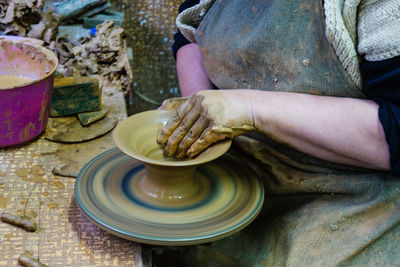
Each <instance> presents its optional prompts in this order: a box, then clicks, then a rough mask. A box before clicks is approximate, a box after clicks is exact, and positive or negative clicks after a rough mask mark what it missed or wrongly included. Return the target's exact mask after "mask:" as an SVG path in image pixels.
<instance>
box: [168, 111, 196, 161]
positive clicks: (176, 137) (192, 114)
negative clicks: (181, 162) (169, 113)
mask: <svg viewBox="0 0 400 267" xmlns="http://www.w3.org/2000/svg"><path fill="white" fill-rule="evenodd" d="M199 116H200V110H199V104H195V105H194V107H193V108H192V109H191V110H190V111H189V112H188V113H187V114H186V116H185V118H184V119H183V120H182V123H181V124H179V126H178V127H177V128H176V129H175V131H174V132H173V133H172V135H171V136H170V137H169V139H168V142H167V145H166V146H165V147H164V155H166V156H168V157H171V156H173V155H175V153H176V151H177V149H178V146H179V143H180V142H181V141H182V139H183V138H184V137H185V136H186V135H187V134H188V132H189V130H190V129H191V128H192V126H193V124H194V123H195V122H196V121H197V119H198V118H199Z"/></svg>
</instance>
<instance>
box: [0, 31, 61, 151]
mask: <svg viewBox="0 0 400 267" xmlns="http://www.w3.org/2000/svg"><path fill="white" fill-rule="evenodd" d="M41 42H42V41H40V40H36V39H31V38H24V37H15V36H0V147H6V146H12V145H17V144H21V143H25V142H27V141H29V140H32V139H34V138H35V137H37V136H38V135H40V134H41V133H42V132H43V131H44V130H45V128H46V124H47V119H48V114H49V109H50V102H51V91H52V88H53V80H54V75H55V72H56V69H57V65H58V59H57V56H56V55H55V54H54V53H53V52H52V51H50V50H48V49H46V48H44V47H42V46H41Z"/></svg>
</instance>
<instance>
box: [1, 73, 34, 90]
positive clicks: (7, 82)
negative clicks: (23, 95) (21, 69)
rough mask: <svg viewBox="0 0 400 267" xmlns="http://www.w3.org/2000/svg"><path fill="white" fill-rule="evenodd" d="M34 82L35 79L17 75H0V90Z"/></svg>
mask: <svg viewBox="0 0 400 267" xmlns="http://www.w3.org/2000/svg"><path fill="white" fill-rule="evenodd" d="M32 81H34V79H32V78H27V77H22V76H17V75H0V90H2V89H9V88H13V87H17V86H21V85H23V84H27V83H29V82H32Z"/></svg>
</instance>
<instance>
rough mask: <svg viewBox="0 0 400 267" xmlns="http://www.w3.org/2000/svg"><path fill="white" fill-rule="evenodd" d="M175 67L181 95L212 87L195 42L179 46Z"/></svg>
mask: <svg viewBox="0 0 400 267" xmlns="http://www.w3.org/2000/svg"><path fill="white" fill-rule="evenodd" d="M176 69H177V73H178V79H179V87H180V90H181V93H182V96H191V95H193V94H195V93H196V92H198V91H200V90H206V89H213V88H214V87H213V84H212V83H211V81H210V80H209V78H208V75H207V73H206V71H205V70H204V67H203V63H202V60H201V55H200V50H199V47H198V45H197V44H194V43H190V44H187V45H184V46H182V47H181V48H179V50H178V52H177V53H176Z"/></svg>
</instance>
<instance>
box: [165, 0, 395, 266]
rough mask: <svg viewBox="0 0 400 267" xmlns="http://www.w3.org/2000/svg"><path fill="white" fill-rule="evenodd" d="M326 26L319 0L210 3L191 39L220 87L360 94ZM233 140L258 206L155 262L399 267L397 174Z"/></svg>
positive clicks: (260, 139)
mask: <svg viewBox="0 0 400 267" xmlns="http://www.w3.org/2000/svg"><path fill="white" fill-rule="evenodd" d="M324 31H325V24H324V15H323V7H322V3H321V1H315V0H296V1H293V0H248V1H244V0H216V1H215V3H214V4H213V6H212V7H211V8H210V10H208V12H207V14H206V16H205V17H204V19H203V21H202V22H201V24H200V26H199V28H198V31H197V35H196V41H197V43H198V44H199V46H200V50H201V52H202V56H203V61H204V65H205V68H206V70H207V72H208V74H209V77H210V79H211V80H212V82H213V83H214V84H215V85H216V86H217V87H218V88H224V89H235V88H247V89H260V90H275V91H290V92H301V93H309V94H320V95H334V96H345V97H363V94H362V93H361V91H360V90H359V89H357V88H356V87H355V86H354V84H353V83H352V82H351V80H350V78H349V76H348V75H347V73H346V72H345V70H344V69H343V67H342V65H341V64H340V62H339V60H338V59H337V57H336V55H335V52H334V50H333V48H332V47H331V45H330V44H329V42H328V40H327V39H326V37H325V33H324ZM327 119H329V118H327ZM235 141H236V143H237V144H238V145H239V146H240V147H241V148H242V149H243V150H244V151H245V152H243V151H242V152H241V153H242V156H243V158H251V162H252V164H253V166H254V168H255V170H256V171H257V172H258V173H259V175H260V176H261V177H262V179H263V182H264V184H265V190H266V198H265V204H264V207H263V210H262V212H261V213H260V215H259V216H258V217H257V219H256V220H255V221H254V222H253V223H251V224H250V225H249V226H248V227H247V228H245V229H244V230H242V231H240V232H239V233H237V234H235V235H233V236H231V237H228V238H225V239H222V240H219V241H216V242H213V243H211V244H209V245H199V246H189V247H182V248H179V249H177V248H175V249H171V250H169V251H168V249H165V250H164V251H163V253H159V254H158V256H157V257H159V259H163V257H164V259H167V258H168V255H171V253H173V255H174V259H175V263H176V264H175V265H176V266H337V265H350V266H400V179H399V178H393V177H391V176H390V175H389V174H387V173H384V172H373V171H368V170H365V169H357V168H352V167H349V166H344V165H338V164H333V163H330V162H326V161H322V160H319V159H316V158H313V157H310V156H308V155H305V154H303V153H301V152H298V151H296V150H294V149H291V148H289V147H286V146H283V145H280V144H277V143H274V142H273V141H271V140H269V139H267V138H266V137H265V136H260V135H251V136H248V137H239V138H236V140H235ZM246 153H247V154H246ZM161 262H162V261H158V265H157V266H162V264H160V263H161ZM168 266H171V265H168ZM172 266H174V265H173V264H172Z"/></svg>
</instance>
